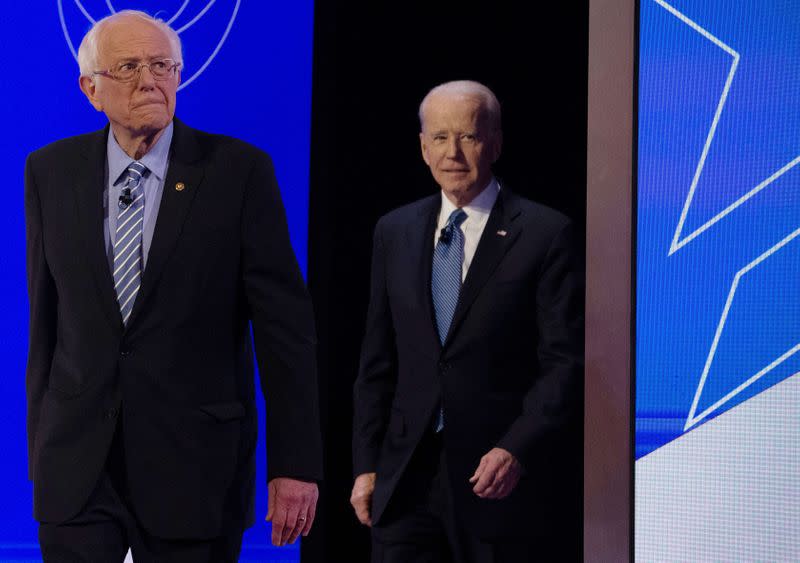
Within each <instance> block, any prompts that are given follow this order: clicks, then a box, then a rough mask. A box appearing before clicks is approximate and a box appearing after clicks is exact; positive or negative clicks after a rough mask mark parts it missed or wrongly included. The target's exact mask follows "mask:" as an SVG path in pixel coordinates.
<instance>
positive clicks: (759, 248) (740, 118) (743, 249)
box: [635, 0, 800, 561]
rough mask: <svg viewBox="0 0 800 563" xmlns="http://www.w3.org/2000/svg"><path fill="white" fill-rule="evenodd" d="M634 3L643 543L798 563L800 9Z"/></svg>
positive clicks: (639, 535)
mask: <svg viewBox="0 0 800 563" xmlns="http://www.w3.org/2000/svg"><path fill="white" fill-rule="evenodd" d="M639 14H640V19H639V68H638V71H639V84H638V88H639V90H638V188H637V231H636V237H637V244H636V268H637V272H636V364H635V365H636V406H635V409H636V432H635V458H636V464H635V483H636V506H635V511H636V517H635V518H636V522H635V526H636V528H635V530H636V557H637V560H642V561H658V560H694V561H699V560H708V561H718V560H770V561H778V560H793V559H796V558H797V557H795V556H800V543H798V542H800V540H798V537H800V536H798V524H797V521H798V518H797V516H798V512H797V508H796V507H797V506H800V504H798V502H799V501H800V493H799V492H798V491H800V482H798V479H799V478H800V472H798V468H799V467H798V461H797V458H798V455H797V454H798V453H800V425H798V422H799V421H800V417H798V414H800V409H798V406H797V404H798V403H797V400H796V399H797V397H798V395H797V393H798V381H797V380H798V377H800V376H797V375H795V374H797V373H798V371H800V354H797V352H798V351H800V285H798V280H800V197H798V196H800V169H797V170H796V169H795V166H796V165H797V164H798V163H800V141H799V140H798V139H800V112H798V111H797V108H798V104H800V72H798V70H797V69H798V68H799V67H800V5H799V4H797V3H796V2H785V1H763V0H758V1H743V2H738V1H737V2H734V1H725V0H694V1H688V0H675V1H672V2H666V1H662V0H641V2H640V5H639ZM792 503H794V504H793V505H792ZM770 507H771V508H770ZM763 511H766V512H767V513H764V512H763ZM729 556H734V559H728V557H729ZM665 557H666V559H665ZM675 558H677V559H675Z"/></svg>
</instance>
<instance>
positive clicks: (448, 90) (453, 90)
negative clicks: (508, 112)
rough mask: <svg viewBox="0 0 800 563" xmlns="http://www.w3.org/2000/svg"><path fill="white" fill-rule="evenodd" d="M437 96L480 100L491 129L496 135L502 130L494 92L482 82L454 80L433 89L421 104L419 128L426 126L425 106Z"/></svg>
mask: <svg viewBox="0 0 800 563" xmlns="http://www.w3.org/2000/svg"><path fill="white" fill-rule="evenodd" d="M437 94H449V95H453V96H460V97H465V98H477V99H478V100H480V102H481V105H482V107H483V109H484V110H485V111H486V117H487V118H488V122H489V128H490V129H491V131H492V132H494V133H499V132H500V130H501V115H500V102H499V101H498V100H497V96H495V95H494V92H492V91H491V90H489V88H487V87H486V86H484V85H483V84H481V83H480V82H475V81H474V80H454V81H452V82H445V83H444V84H439V85H438V86H435V87H433V88H432V89H431V91H430V92H428V93H427V94H426V95H425V97H424V98H422V103H420V104H419V126H420V128H422V126H423V124H424V119H423V117H424V113H425V106H426V105H427V103H428V101H429V100H430V99H431V97H433V96H435V95H437Z"/></svg>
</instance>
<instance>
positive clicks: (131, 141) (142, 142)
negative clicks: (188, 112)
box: [111, 125, 166, 160]
mask: <svg viewBox="0 0 800 563" xmlns="http://www.w3.org/2000/svg"><path fill="white" fill-rule="evenodd" d="M164 129H166V127H165V128H164ZM164 129H160V130H158V131H151V132H148V133H142V134H131V133H130V132H129V131H124V130H122V131H120V130H117V129H115V128H114V126H113V125H112V126H111V132H112V133H113V135H114V139H116V141H117V144H118V145H119V146H120V148H121V149H122V150H123V151H125V154H127V155H128V156H129V157H131V158H132V159H133V160H140V159H141V158H142V157H143V156H144V155H146V154H147V153H148V152H149V151H150V149H152V148H153V146H155V144H156V143H157V142H158V140H159V139H160V138H161V135H162V134H163V133H164Z"/></svg>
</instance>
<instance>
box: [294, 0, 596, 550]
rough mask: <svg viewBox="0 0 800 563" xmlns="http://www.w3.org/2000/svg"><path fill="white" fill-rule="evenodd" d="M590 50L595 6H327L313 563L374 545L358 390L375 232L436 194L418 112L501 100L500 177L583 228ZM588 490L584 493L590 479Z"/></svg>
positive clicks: (321, 99) (317, 63)
mask: <svg viewBox="0 0 800 563" xmlns="http://www.w3.org/2000/svg"><path fill="white" fill-rule="evenodd" d="M528 13H532V15H527V14H528ZM587 45H588V0H578V1H576V2H563V3H562V2H552V3H541V4H540V3H538V2H536V3H524V4H523V3H519V4H517V5H516V6H515V7H511V6H507V7H506V6H503V5H502V4H493V3H490V2H480V3H449V2H443V3H435V2H433V1H431V2H430V5H428V6H423V5H422V4H419V5H417V4H415V3H382V2H374V1H368V0H347V1H345V0H321V1H319V2H317V4H316V7H315V31H314V67H313V68H314V70H313V73H314V74H313V104H312V140H311V145H312V146H311V194H310V210H309V213H310V222H309V224H310V227H309V228H310V233H309V258H308V261H309V264H308V281H309V287H310V289H311V293H312V297H313V299H314V306H315V311H316V316H317V329H318V336H319V366H320V391H321V393H320V397H321V407H322V421H323V433H324V442H325V448H326V451H325V463H326V467H325V471H326V473H325V475H326V478H325V482H324V483H323V485H322V487H321V498H320V505H319V512H318V514H317V522H316V524H315V530H314V532H313V533H312V534H311V536H309V537H308V538H306V539H305V540H304V541H303V550H302V561H303V562H304V563H312V562H314V563H316V562H322V561H325V562H331V563H333V562H337V563H338V562H348V563H350V562H354V563H356V562H360V561H366V560H367V553H368V546H369V537H368V533H367V530H366V528H363V527H361V526H360V525H359V524H358V522H357V520H356V518H355V516H354V515H353V512H352V509H351V508H350V505H349V495H350V487H351V486H352V474H351V470H352V467H351V461H350V430H351V417H352V398H351V390H352V384H353V380H354V379H355V376H356V373H357V368H358V353H359V346H360V341H361V337H362V335H363V329H364V317H365V314H366V306H367V297H368V282H369V265H370V253H371V247H372V230H373V228H374V225H375V222H376V220H377V219H378V217H380V216H381V215H383V214H384V213H386V212H387V211H389V210H391V209H393V208H395V207H398V206H400V205H402V204H404V203H408V202H411V201H413V200H415V199H418V198H420V197H423V196H425V195H428V194H431V193H433V192H435V191H436V190H437V187H436V185H435V184H434V183H433V180H432V178H431V176H430V172H429V171H428V169H427V167H426V166H425V164H424V162H423V161H422V158H421V156H420V149H419V140H418V137H417V133H418V131H419V123H418V120H417V107H418V105H419V102H420V101H421V99H422V97H423V96H424V95H425V93H426V92H427V91H428V90H429V89H430V88H431V87H433V86H435V85H436V84H439V83H441V82H445V81H448V80H458V79H472V80H477V81H479V82H483V83H484V84H486V85H487V86H489V87H490V88H491V89H492V90H493V91H494V92H495V94H496V95H497V97H498V98H499V100H500V103H501V105H502V108H503V132H504V139H505V141H504V148H503V154H502V156H501V158H500V160H499V161H498V162H497V164H496V166H495V172H496V174H497V175H498V176H499V177H500V178H501V181H502V182H503V183H504V185H506V186H508V187H510V188H511V189H513V190H514V191H516V192H517V193H520V194H522V195H524V196H526V197H528V198H530V199H534V200H536V201H539V202H541V203H544V204H546V205H549V206H551V207H554V208H556V209H559V210H561V211H563V212H564V213H566V214H567V215H569V216H570V217H572V218H573V219H574V221H575V223H576V224H577V225H579V226H581V227H582V226H583V225H584V222H585V205H586V105H587V104H586V96H587V92H586V89H587V79H586V76H587V59H588V53H587ZM576 457H578V456H576ZM576 464H577V465H578V467H580V465H581V460H580V458H579V457H578V459H576ZM576 476H577V478H576V487H580V480H579V478H580V470H578V471H576ZM532 509H535V508H533V507H532ZM576 526H580V522H579V521H576ZM572 535H573V536H574V535H575V534H572Z"/></svg>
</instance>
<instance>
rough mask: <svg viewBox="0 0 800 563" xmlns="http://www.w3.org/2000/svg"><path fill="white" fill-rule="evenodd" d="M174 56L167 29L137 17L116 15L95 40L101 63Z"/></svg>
mask: <svg viewBox="0 0 800 563" xmlns="http://www.w3.org/2000/svg"><path fill="white" fill-rule="evenodd" d="M175 56H176V54H175V53H173V52H172V44H171V42H170V39H169V36H167V34H166V32H164V30H163V29H161V28H160V27H158V26H157V25H155V24H153V23H150V22H147V21H144V20H141V19H139V18H132V17H131V18H119V19H118V20H114V21H110V22H108V23H107V24H106V25H105V26H104V27H103V28H102V29H101V30H100V34H99V37H98V41H97V58H98V62H100V63H112V62H115V61H118V60H122V59H142V60H145V59H151V58H154V57H173V58H174V57H175Z"/></svg>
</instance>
